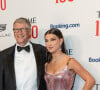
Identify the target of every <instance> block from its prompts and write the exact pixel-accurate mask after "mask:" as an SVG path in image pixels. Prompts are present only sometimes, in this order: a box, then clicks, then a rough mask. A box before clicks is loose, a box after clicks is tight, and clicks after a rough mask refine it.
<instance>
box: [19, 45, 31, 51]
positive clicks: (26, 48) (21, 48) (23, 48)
mask: <svg viewBox="0 0 100 90" xmlns="http://www.w3.org/2000/svg"><path fill="white" fill-rule="evenodd" d="M21 50H25V51H27V52H30V46H29V45H28V46H26V47H20V46H17V51H18V52H20V51H21Z"/></svg>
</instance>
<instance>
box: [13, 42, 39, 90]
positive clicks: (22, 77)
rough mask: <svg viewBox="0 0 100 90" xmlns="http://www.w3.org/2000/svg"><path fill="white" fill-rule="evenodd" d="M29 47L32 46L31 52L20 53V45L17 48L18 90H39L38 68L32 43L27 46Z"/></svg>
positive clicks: (16, 72)
mask: <svg viewBox="0 0 100 90" xmlns="http://www.w3.org/2000/svg"><path fill="white" fill-rule="evenodd" d="M27 45H29V46H30V52H27V51H25V50H22V51H20V52H18V51H17V46H18V44H16V47H15V58H14V67H15V75H16V90H37V68H36V61H35V56H34V52H33V47H32V45H31V43H30V42H28V43H27V44H26V45H25V46H27Z"/></svg>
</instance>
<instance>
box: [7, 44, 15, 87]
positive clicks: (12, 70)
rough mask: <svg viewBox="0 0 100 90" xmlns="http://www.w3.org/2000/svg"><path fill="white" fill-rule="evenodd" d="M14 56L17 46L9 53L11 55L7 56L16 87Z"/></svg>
mask: <svg viewBox="0 0 100 90" xmlns="http://www.w3.org/2000/svg"><path fill="white" fill-rule="evenodd" d="M14 54H15V45H14V46H13V47H11V50H10V51H9V54H8V56H7V62H8V63H7V64H8V69H9V72H10V74H11V77H12V79H13V81H14V83H15V85H16V79H15V71H14Z"/></svg>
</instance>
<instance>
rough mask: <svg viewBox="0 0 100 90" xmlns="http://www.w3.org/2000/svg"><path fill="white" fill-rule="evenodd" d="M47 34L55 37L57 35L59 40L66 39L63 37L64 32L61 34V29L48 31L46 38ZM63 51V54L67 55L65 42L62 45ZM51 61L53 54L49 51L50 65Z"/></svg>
mask: <svg viewBox="0 0 100 90" xmlns="http://www.w3.org/2000/svg"><path fill="white" fill-rule="evenodd" d="M47 34H54V35H56V36H57V37H58V38H59V39H61V38H62V39H64V37H63V35H62V32H61V31H60V30H59V29H57V28H51V29H50V30H48V31H47V32H46V33H45V36H46V35H47ZM61 50H62V52H63V53H66V48H65V42H64V40H63V43H62V45H61ZM51 59H52V55H51V53H50V52H48V50H47V62H48V63H49V62H50V61H51Z"/></svg>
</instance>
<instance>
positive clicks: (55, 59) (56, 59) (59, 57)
mask: <svg viewBox="0 0 100 90" xmlns="http://www.w3.org/2000/svg"><path fill="white" fill-rule="evenodd" d="M62 57H64V54H62V55H60V56H58V57H57V58H54V59H52V62H56V61H58V60H60V59H61V58H62Z"/></svg>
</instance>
